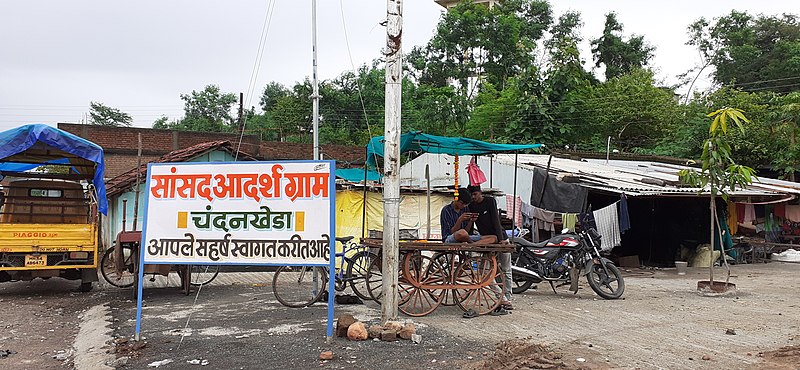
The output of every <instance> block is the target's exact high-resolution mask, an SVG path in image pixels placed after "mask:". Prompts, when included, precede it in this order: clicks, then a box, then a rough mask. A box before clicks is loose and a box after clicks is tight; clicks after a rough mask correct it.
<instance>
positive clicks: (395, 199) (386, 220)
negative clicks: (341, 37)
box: [381, 0, 403, 323]
mask: <svg viewBox="0 0 800 370" xmlns="http://www.w3.org/2000/svg"><path fill="white" fill-rule="evenodd" d="M402 34H403V1H402V0H387V2H386V50H385V51H384V52H385V53H386V107H385V109H386V110H385V115H386V125H385V129H384V139H385V143H384V149H383V152H384V153H383V154H384V155H383V179H384V181H383V265H382V266H383V285H382V290H383V292H382V293H383V294H382V295H383V302H382V304H381V322H382V323H386V321H390V320H396V319H397V303H398V289H397V278H398V276H397V275H398V270H399V268H398V266H399V261H398V260H399V258H400V257H399V255H400V245H399V243H400V241H399V237H400V130H401V128H400V127H401V125H400V105H401V103H400V102H401V99H400V98H401V91H402V84H403V77H402V75H401V74H402V65H403V49H402V47H401V42H400V41H401V37H402Z"/></svg>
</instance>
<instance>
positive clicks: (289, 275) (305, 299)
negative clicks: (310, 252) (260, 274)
mask: <svg viewBox="0 0 800 370" xmlns="http://www.w3.org/2000/svg"><path fill="white" fill-rule="evenodd" d="M326 276H327V273H326V272H325V269H324V268H322V267H311V266H281V267H280V268H278V270H277V271H275V275H273V276H272V292H273V293H274V294H275V298H277V299H278V302H280V303H281V304H282V305H284V306H286V307H294V308H300V307H307V306H310V305H312V304H313V303H314V302H316V301H318V300H319V299H320V298H321V297H322V295H323V293H324V292H325V288H326V285H325V283H326V281H327V280H328V279H327V277H326Z"/></svg>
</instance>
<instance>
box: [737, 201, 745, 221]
mask: <svg viewBox="0 0 800 370" xmlns="http://www.w3.org/2000/svg"><path fill="white" fill-rule="evenodd" d="M736 222H738V223H740V224H741V223H744V203H736Z"/></svg>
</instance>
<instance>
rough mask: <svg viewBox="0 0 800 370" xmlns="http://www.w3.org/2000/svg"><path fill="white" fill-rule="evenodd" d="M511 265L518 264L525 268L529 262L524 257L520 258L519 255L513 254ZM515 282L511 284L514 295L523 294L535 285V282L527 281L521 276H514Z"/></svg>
mask: <svg viewBox="0 0 800 370" xmlns="http://www.w3.org/2000/svg"><path fill="white" fill-rule="evenodd" d="M511 263H512V264H517V266H520V265H521V266H525V265H526V264H527V263H528V261H527V259H526V258H525V257H524V256H519V254H518V253H516V252H513V253H511ZM512 280H513V282H512V283H511V293H513V294H522V293H524V292H525V291H527V290H528V289H530V288H531V286H532V285H533V284H534V282H533V280H527V279H525V278H522V277H519V276H513V275H512Z"/></svg>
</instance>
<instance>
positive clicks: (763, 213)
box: [754, 204, 767, 220]
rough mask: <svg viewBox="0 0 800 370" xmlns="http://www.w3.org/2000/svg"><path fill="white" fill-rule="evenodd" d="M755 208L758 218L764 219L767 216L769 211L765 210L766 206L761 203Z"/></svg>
mask: <svg viewBox="0 0 800 370" xmlns="http://www.w3.org/2000/svg"><path fill="white" fill-rule="evenodd" d="M754 209H755V210H756V220H763V219H764V218H765V217H767V212H766V211H765V210H766V207H764V206H763V205H760V204H759V205H757V206H755V207H754Z"/></svg>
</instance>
